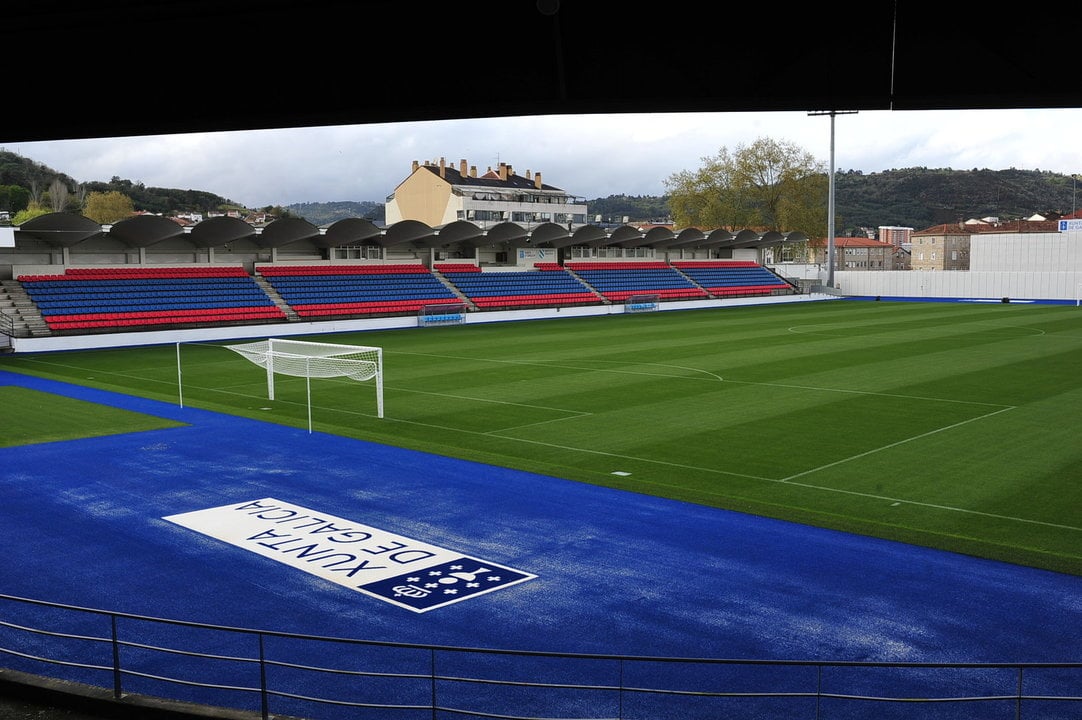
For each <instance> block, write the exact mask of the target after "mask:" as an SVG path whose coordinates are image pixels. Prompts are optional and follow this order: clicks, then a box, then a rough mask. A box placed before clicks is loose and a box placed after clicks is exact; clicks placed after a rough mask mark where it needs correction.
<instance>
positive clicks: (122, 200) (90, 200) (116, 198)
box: [83, 190, 135, 225]
mask: <svg viewBox="0 0 1082 720" xmlns="http://www.w3.org/2000/svg"><path fill="white" fill-rule="evenodd" d="M133 212H135V206H134V205H133V204H132V199H131V198H130V197H128V196H127V195H125V194H124V193H122V192H120V191H119V190H112V191H110V192H104V193H102V192H92V193H89V194H88V195H87V196H86V203H85V204H84V206H83V215H85V216H86V217H88V218H90V219H91V220H93V221H94V222H96V223H100V224H102V225H109V224H111V223H115V222H117V221H118V220H123V219H124V218H127V217H131V214H132V213H133Z"/></svg>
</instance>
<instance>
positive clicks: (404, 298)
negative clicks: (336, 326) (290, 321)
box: [257, 263, 459, 320]
mask: <svg viewBox="0 0 1082 720" xmlns="http://www.w3.org/2000/svg"><path fill="white" fill-rule="evenodd" d="M257 273H258V274H260V275H262V276H263V278H264V279H265V280H266V281H267V282H268V283H269V284H270V285H271V286H272V287H273V288H274V289H275V291H276V292H277V294H278V295H279V296H280V297H281V298H282V299H283V300H284V301H285V302H286V303H288V305H289V306H290V307H291V308H292V309H293V311H294V312H295V313H296V314H297V315H298V317H300V318H301V319H304V320H317V319H319V318H321V317H376V316H386V315H407V314H417V313H418V312H420V311H421V309H422V308H423V307H424V306H426V305H435V304H442V303H449V302H458V301H459V298H458V296H457V295H455V294H454V293H453V292H452V291H451V290H449V289H448V288H446V287H445V286H444V285H443V284H442V283H441V282H440V281H439V280H438V279H437V278H436V277H435V275H434V274H433V273H432V271H431V270H429V269H428V268H427V267H426V266H424V265H420V264H414V263H403V264H389V265H308V266H303V265H263V266H260V267H258V268H257Z"/></svg>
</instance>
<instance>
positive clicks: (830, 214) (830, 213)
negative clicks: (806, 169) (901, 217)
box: [808, 110, 857, 287]
mask: <svg viewBox="0 0 1082 720" xmlns="http://www.w3.org/2000/svg"><path fill="white" fill-rule="evenodd" d="M856 112H857V111H856V110H816V111H813V112H810V113H808V114H809V115H829V116H830V177H829V178H828V180H829V184H828V187H829V188H830V189H829V191H828V192H827V286H828V287H834V265H835V260H834V116H835V115H855V114H856Z"/></svg>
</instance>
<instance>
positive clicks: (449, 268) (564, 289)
mask: <svg viewBox="0 0 1082 720" xmlns="http://www.w3.org/2000/svg"><path fill="white" fill-rule="evenodd" d="M544 265H545V266H544V267H542V268H537V267H535V268H534V269H533V270H506V271H500V270H496V271H483V270H481V268H480V267H478V266H477V265H473V264H471V263H458V264H441V265H437V267H436V269H437V270H438V271H439V272H440V273H441V274H442V275H443V276H444V277H445V278H447V279H448V280H449V281H450V282H451V284H452V285H454V286H455V288H456V289H457V290H458V292H460V293H461V294H462V295H464V296H466V297H467V298H469V300H470V302H471V303H472V304H473V305H474V306H476V307H477V308H480V309H483V310H516V309H522V308H529V307H566V306H570V305H596V304H597V303H598V297H597V295H596V293H594V291H593V290H592V289H591V288H589V287H588V286H586V285H585V284H583V283H582V282H581V281H580V280H578V279H577V278H575V277H573V276H572V275H570V274H569V273H566V272H564V271H563V268H561V267H560V266H559V265H556V266H555V267H549V264H547V263H546V264H544Z"/></svg>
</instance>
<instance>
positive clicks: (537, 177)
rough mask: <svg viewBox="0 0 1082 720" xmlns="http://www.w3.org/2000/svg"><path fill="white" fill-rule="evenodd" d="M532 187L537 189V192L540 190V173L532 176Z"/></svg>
mask: <svg viewBox="0 0 1082 720" xmlns="http://www.w3.org/2000/svg"><path fill="white" fill-rule="evenodd" d="M533 186H534V187H535V188H537V189H538V190H540V189H541V172H540V171H538V173H537V174H536V175H534V176H533Z"/></svg>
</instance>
